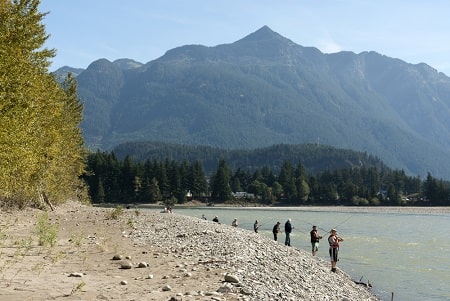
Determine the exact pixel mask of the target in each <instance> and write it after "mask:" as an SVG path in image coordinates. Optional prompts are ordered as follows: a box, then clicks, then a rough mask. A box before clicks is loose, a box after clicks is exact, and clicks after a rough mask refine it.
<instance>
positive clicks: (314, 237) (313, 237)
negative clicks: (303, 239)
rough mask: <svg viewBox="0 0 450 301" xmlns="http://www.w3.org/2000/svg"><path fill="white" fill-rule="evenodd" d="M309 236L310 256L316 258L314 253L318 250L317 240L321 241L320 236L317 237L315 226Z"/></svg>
mask: <svg viewBox="0 0 450 301" xmlns="http://www.w3.org/2000/svg"><path fill="white" fill-rule="evenodd" d="M309 234H310V235H311V246H312V256H316V252H317V251H318V250H319V240H320V239H322V236H320V235H319V232H318V231H317V226H312V230H311V232H309Z"/></svg>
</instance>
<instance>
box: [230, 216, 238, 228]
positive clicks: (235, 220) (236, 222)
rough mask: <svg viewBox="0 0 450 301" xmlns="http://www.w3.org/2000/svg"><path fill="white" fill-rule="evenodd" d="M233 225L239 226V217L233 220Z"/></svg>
mask: <svg viewBox="0 0 450 301" xmlns="http://www.w3.org/2000/svg"><path fill="white" fill-rule="evenodd" d="M231 225H232V226H233V227H237V226H238V221H237V218H235V219H234V220H233V222H232V223H231Z"/></svg>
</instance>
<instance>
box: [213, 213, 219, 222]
mask: <svg viewBox="0 0 450 301" xmlns="http://www.w3.org/2000/svg"><path fill="white" fill-rule="evenodd" d="M213 222H216V223H218V222H219V217H218V216H217V215H216V216H214V218H213Z"/></svg>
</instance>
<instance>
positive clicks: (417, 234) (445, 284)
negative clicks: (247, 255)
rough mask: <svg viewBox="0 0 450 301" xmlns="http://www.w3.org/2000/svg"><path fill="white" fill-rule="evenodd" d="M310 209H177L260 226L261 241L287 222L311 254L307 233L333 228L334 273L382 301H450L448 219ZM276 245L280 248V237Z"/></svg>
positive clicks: (324, 250) (324, 252)
mask: <svg viewBox="0 0 450 301" xmlns="http://www.w3.org/2000/svg"><path fill="white" fill-rule="evenodd" d="M314 208H315V209H308V208H301V209H299V208H293V207H290V208H218V207H191V208H182V207H177V208H176V210H175V213H176V214H181V215H188V216H195V217H199V218H200V217H201V216H202V214H205V216H206V217H207V219H208V220H211V219H212V218H213V217H214V216H216V215H217V216H218V217H219V220H220V222H221V223H224V224H229V225H231V222H232V221H233V219H234V218H237V219H238V222H239V227H240V228H244V229H248V230H249V231H253V230H252V229H253V223H254V222H255V220H258V221H259V223H260V224H262V227H261V228H260V230H259V233H260V234H261V235H266V236H268V237H270V238H272V237H273V236H272V227H273V225H274V224H275V223H276V222H277V221H280V222H281V226H282V227H281V228H283V226H284V223H285V222H286V220H287V219H288V218H291V219H292V225H293V227H294V230H293V233H292V234H291V244H292V245H293V246H294V247H297V248H301V249H304V250H307V251H310V249H311V245H310V240H309V231H310V230H311V228H312V225H313V224H315V225H317V226H318V229H319V234H321V235H323V236H324V237H326V232H327V231H329V230H330V229H331V228H337V230H338V234H339V236H341V237H343V238H344V242H342V243H341V247H340V253H339V257H340V260H339V262H338V268H341V269H343V270H345V271H346V272H347V273H348V274H350V275H351V276H352V277H353V278H354V279H355V280H361V281H363V282H367V281H369V282H370V283H371V284H372V285H373V290H374V292H375V293H376V294H377V295H378V296H379V297H380V298H382V299H383V300H387V301H389V300H391V299H392V298H393V300H395V301H424V300H427V301H438V300H439V301H444V300H450V235H449V232H450V213H449V211H448V210H446V211H445V212H443V213H440V212H436V211H434V212H431V213H430V212H429V213H419V212H408V211H406V212H404V211H402V210H389V209H388V210H381V212H380V211H373V210H369V211H364V212H360V211H358V210H354V209H350V208H349V209H348V210H347V209H345V208H339V210H338V211H335V210H334V209H330V208H329V207H327V208H325V209H320V207H319V208H318V207H314ZM278 241H279V242H280V243H284V233H283V234H281V235H279V238H278ZM317 256H320V257H321V258H323V259H325V260H327V261H328V260H329V257H328V245H327V242H326V240H323V241H321V246H320V248H319V252H318V254H317Z"/></svg>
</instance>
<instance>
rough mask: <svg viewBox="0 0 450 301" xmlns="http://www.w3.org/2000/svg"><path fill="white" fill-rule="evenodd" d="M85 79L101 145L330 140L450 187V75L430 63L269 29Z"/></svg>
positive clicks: (237, 145)
mask: <svg viewBox="0 0 450 301" xmlns="http://www.w3.org/2000/svg"><path fill="white" fill-rule="evenodd" d="M77 79H78V85H79V86H78V87H79V95H80V98H81V99H82V100H83V101H84V104H85V111H84V121H83V124H82V127H83V132H84V135H85V141H86V143H87V145H88V146H89V147H91V148H102V149H112V148H113V147H114V146H116V145H118V144H120V143H124V142H128V141H163V142H166V143H174V144H188V145H205V146H211V147H219V148H226V149H251V148H259V147H267V146H270V145H274V144H285V143H288V144H303V143H313V144H316V143H319V144H323V145H330V146H333V147H337V148H343V149H353V150H356V151H362V152H367V153H369V154H372V155H374V156H377V157H379V158H381V159H382V160H383V161H384V162H385V163H386V164H387V165H389V166H390V167H393V168H400V169H404V170H405V171H406V172H407V173H409V174H412V175H420V176H422V177H423V176H425V175H426V173H427V172H431V173H432V175H433V176H434V177H441V178H446V179H450V165H449V164H447V163H448V160H447V158H448V157H449V155H450V151H449V150H450V118H449V116H450V114H449V113H450V78H448V77H447V76H446V75H445V74H443V73H439V72H438V71H437V70H435V69H433V68H432V67H430V66H428V65H426V64H424V63H421V64H415V65H413V64H409V63H407V62H404V61H402V60H400V59H395V58H390V57H387V56H385V55H382V54H379V53H376V52H362V53H359V54H356V53H353V52H339V53H334V54H324V53H322V52H320V51H319V50H318V49H316V48H314V47H303V46H300V45H297V44H295V43H294V42H292V41H291V40H289V39H287V38H285V37H283V36H281V35H280V34H278V33H276V32H274V31H272V30H271V29H270V28H269V27H267V26H264V27H262V28H261V29H259V30H257V31H256V32H254V33H251V34H249V35H248V36H246V37H244V38H242V39H240V40H238V41H236V42H234V43H231V44H223V45H218V46H215V47H206V46H202V45H186V46H181V47H178V48H175V49H171V50H169V51H167V52H166V53H165V54H164V55H163V56H162V57H160V58H158V59H156V60H153V61H150V62H148V63H146V64H143V65H139V64H138V65H136V66H135V67H134V68H124V67H123V64H119V63H118V62H117V61H116V62H110V61H108V60H106V59H100V60H98V61H95V62H93V63H92V64H91V65H90V66H89V67H88V68H87V69H86V70H84V71H82V72H81V73H80V74H79V75H78V76H77Z"/></svg>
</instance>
